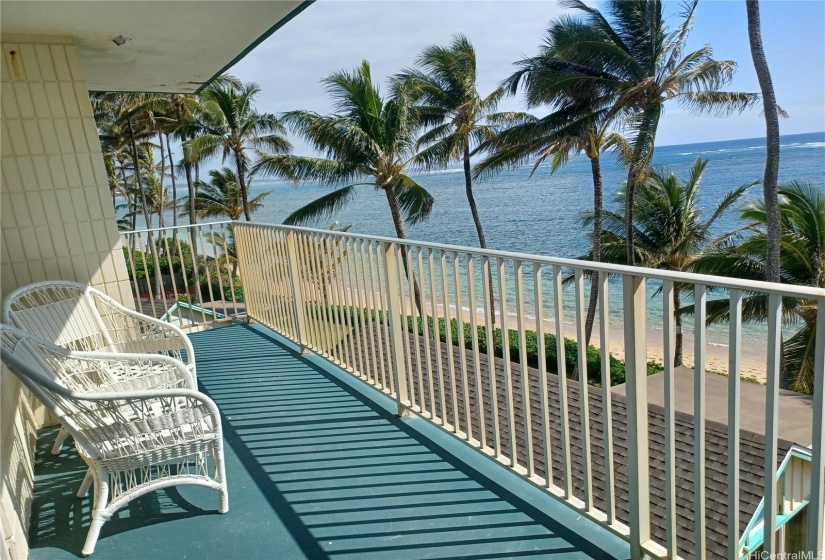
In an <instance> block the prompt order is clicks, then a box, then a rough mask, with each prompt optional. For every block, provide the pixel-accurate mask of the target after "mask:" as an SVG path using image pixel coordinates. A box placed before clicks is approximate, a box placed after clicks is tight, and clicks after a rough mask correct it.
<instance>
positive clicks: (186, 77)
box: [0, 0, 309, 93]
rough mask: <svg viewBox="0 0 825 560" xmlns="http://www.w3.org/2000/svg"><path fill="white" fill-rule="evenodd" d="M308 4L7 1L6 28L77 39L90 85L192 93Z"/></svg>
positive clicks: (1, 13)
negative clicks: (122, 40) (117, 41)
mask: <svg viewBox="0 0 825 560" xmlns="http://www.w3.org/2000/svg"><path fill="white" fill-rule="evenodd" d="M308 4H309V3H308V2H303V1H302V0H252V1H228V0H206V1H188V0H187V1H146V0H143V1H128V0H118V1H114V0H105V1H88V0H84V1H76V0H57V1H55V0H49V1H39V0H3V2H2V5H1V6H0V34H2V35H3V36H5V35H6V34H14V35H40V36H42V35H51V36H60V37H72V38H74V40H75V43H76V44H77V46H78V49H79V51H80V57H81V59H82V61H83V65H84V70H85V72H86V80H87V82H88V85H89V89H90V90H92V91H156V92H170V93H173V92H174V93H191V92H194V91H196V90H197V89H198V88H200V87H201V86H203V85H204V84H206V83H208V82H209V81H210V79H211V78H212V77H214V76H215V75H216V74H218V73H219V72H220V71H222V70H224V69H225V68H226V67H227V66H229V65H230V64H231V63H234V62H236V61H237V60H236V59H238V58H239V57H240V56H241V55H242V54H246V51H247V50H248V49H250V47H252V46H253V45H255V44H257V43H258V42H259V41H261V40H263V39H264V38H265V37H267V36H268V35H269V34H271V33H272V32H274V31H275V30H277V28H278V27H280V26H281V25H284V24H285V23H287V21H288V20H289V19H290V18H291V17H293V16H294V15H296V14H297V13H298V12H300V11H301V10H302V9H304V8H305V7H306V6H307V5H308ZM119 36H123V37H125V38H126V42H125V43H124V44H123V45H122V46H118V45H116V44H115V42H114V41H113V39H115V38H116V37H119Z"/></svg>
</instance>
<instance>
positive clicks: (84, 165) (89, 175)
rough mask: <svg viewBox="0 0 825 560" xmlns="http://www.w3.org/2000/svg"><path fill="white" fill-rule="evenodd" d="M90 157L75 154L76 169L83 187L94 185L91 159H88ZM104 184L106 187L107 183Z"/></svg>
mask: <svg viewBox="0 0 825 560" xmlns="http://www.w3.org/2000/svg"><path fill="white" fill-rule="evenodd" d="M90 155H91V154H83V153H80V154H76V156H77V157H76V158H75V159H76V160H77V167H78V169H79V170H80V181H81V182H82V184H83V185H84V186H88V185H94V184H96V182H95V172H94V170H93V169H92V159H91V157H89V156H90ZM106 184H107V185H108V184H109V182H108V181H106ZM106 190H107V191H108V190H109V189H108V188H107V189H106Z"/></svg>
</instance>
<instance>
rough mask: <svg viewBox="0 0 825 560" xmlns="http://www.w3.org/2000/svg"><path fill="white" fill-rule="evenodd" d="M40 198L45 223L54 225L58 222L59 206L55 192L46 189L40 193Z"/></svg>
mask: <svg viewBox="0 0 825 560" xmlns="http://www.w3.org/2000/svg"><path fill="white" fill-rule="evenodd" d="M40 198H41V199H42V200H43V211H44V212H45V213H46V221H47V222H48V223H50V224H54V223H56V222H59V221H60V204H59V203H58V201H57V191H55V190H54V189H48V190H44V191H40Z"/></svg>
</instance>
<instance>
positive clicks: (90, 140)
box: [80, 118, 102, 157]
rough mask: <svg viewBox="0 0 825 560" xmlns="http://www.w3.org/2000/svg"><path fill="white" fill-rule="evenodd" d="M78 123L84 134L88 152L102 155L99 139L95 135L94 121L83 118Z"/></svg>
mask: <svg viewBox="0 0 825 560" xmlns="http://www.w3.org/2000/svg"><path fill="white" fill-rule="evenodd" d="M80 122H81V123H82V124H83V132H84V133H85V134H86V145H87V146H89V151H90V152H92V153H97V154H100V153H102V151H101V149H100V137H99V136H98V135H97V128H96V127H95V121H94V119H89V118H84V119H82V120H81V121H80ZM101 157H102V156H101Z"/></svg>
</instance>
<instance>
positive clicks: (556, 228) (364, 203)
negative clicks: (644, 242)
mask: <svg viewBox="0 0 825 560" xmlns="http://www.w3.org/2000/svg"><path fill="white" fill-rule="evenodd" d="M781 146H782V147H781V164H780V180H789V179H809V180H814V181H817V182H818V183H819V184H821V185H825V132H817V133H812V134H798V135H793V136H783V137H782V139H781ZM697 157H701V158H705V159H707V160H708V166H707V168H706V170H705V174H704V180H703V183H702V185H701V187H700V200H701V202H702V206H703V207H704V208H706V209H708V211H709V212H710V211H712V208H713V207H714V206H715V204H716V203H717V202H718V201H719V200H720V199H721V198H722V196H723V195H724V194H725V193H726V192H727V191H729V190H730V189H732V188H734V187H737V186H739V185H741V184H743V183H747V182H750V181H754V180H758V179H761V178H762V174H763V172H764V165H765V139H764V138H755V139H744V140H733V141H726V142H707V143H702V144H685V145H681V146H663V147H658V148H656V153H655V158H654V162H655V163H656V164H657V165H664V166H667V167H669V168H670V169H672V170H673V171H674V172H675V173H676V174H677V176H678V177H680V178H681V177H684V176H686V174H687V170H688V169H689V168H690V167H691V166H692V165H693V163H694V162H695V161H696V158H697ZM602 168H603V169H602V173H603V176H604V178H603V180H604V191H605V204H606V205H607V206H609V207H611V206H612V207H614V208H615V209H616V210H620V209H619V208H618V207H617V206H616V205H615V203H614V200H613V198H614V196H615V193H616V192H617V191H618V190H619V189H620V188H621V187H622V184H623V181H624V180H625V179H626V177H627V172H626V170H625V168H624V167H622V166H621V165H619V164H618V163H617V162H616V160H615V158H614V157H613V156H612V155H611V154H609V153H608V154H605V155H604V156H603V157H602ZM530 172H531V166H525V167H522V168H519V169H514V170H512V171H504V172H502V173H500V174H499V175H497V176H496V177H494V178H492V179H489V180H486V181H481V182H476V183H475V185H474V192H475V197H476V202H477V205H478V209H479V213H480V215H481V221H482V224H483V225H484V229H485V233H486V236H487V244H488V246H489V247H490V248H493V249H500V250H503V251H516V252H524V253H534V254H539V255H548V256H556V257H570V258H575V257H578V256H580V255H583V254H584V253H586V252H587V246H588V243H589V241H588V239H587V231H586V230H584V229H583V228H582V227H581V224H580V220H581V214H582V212H584V211H586V210H590V209H592V207H593V182H592V177H591V174H590V162H589V160H588V159H587V158H586V157H577V158H572V159H571V160H570V162H569V164H568V165H567V166H565V167H564V168H562V169H561V170H559V171H557V172H556V173H555V174H551V173H550V169H549V168H548V167H547V166H545V167H542V168H540V169H538V170H537V171H536V173H535V174H533V175H532V176H531V175H530ZM412 175H413V176H415V177H416V180H417V181H418V182H419V183H421V185H423V186H424V187H425V188H426V189H427V190H429V191H430V193H431V194H432V195H433V197H434V198H435V205H434V206H433V211H432V214H431V216H430V219H429V220H428V221H427V222H425V223H422V224H418V225H415V226H412V227H409V228H408V231H407V237H408V238H410V239H418V240H422V241H432V242H439V243H448V244H453V245H469V246H477V244H478V239H477V237H476V234H475V228H474V226H473V222H472V217H471V215H470V210H469V207H468V206H467V199H466V197H465V192H464V174H463V170H462V169H460V168H458V167H454V168H449V169H446V170H443V171H434V172H429V173H412ZM252 190H253V191H254V192H261V191H272V194H271V195H270V196H269V198H268V199H267V202H266V205H265V206H264V208H263V209H261V210H260V211H258V212H256V213H255V214H254V216H253V219H254V220H255V221H258V222H269V223H280V222H282V221H283V220H284V218H286V216H288V215H289V213H290V212H292V211H293V210H295V209H296V208H299V207H300V206H302V205H304V204H306V203H308V202H310V201H311V200H313V199H314V198H316V197H318V196H320V195H322V194H324V193H326V192H329V188H327V187H324V186H320V185H302V186H294V185H293V184H291V183H286V182H280V181H268V180H265V179H258V180H256V181H255V182H254V183H253V185H252ZM760 195H761V187H758V186H757V187H754V188H753V189H752V191H751V194H750V197H751V198H753V197H758V196H760ZM332 221H339V222H340V223H341V224H352V229H351V231H352V232H354V233H364V234H372V235H386V236H391V237H394V236H395V230H394V228H393V226H392V221H391V219H390V214H389V210H388V208H387V201H386V198H385V197H384V195H383V194H382V193H380V192H377V191H375V190H374V189H371V188H370V187H367V186H364V187H360V190H359V191H358V195H357V196H356V198H355V199H354V200H353V202H352V203H351V204H350V205H349V206H348V207H347V208H346V209H344V210H342V211H341V212H340V213H338V214H337V215H336V216H335V217H334V218H332V219H329V220H324V221H323V222H319V223H318V224H317V225H318V227H321V228H326V227H329V224H330V223H331V222H332ZM738 223H739V220H738V216H737V214H736V212H730V213H729V214H728V215H727V216H726V217H725V218H723V219H721V220H719V221H718V222H717V224H716V230H717V231H718V232H720V233H721V232H723V231H726V230H731V229H734V228H735V227H737V225H738Z"/></svg>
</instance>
